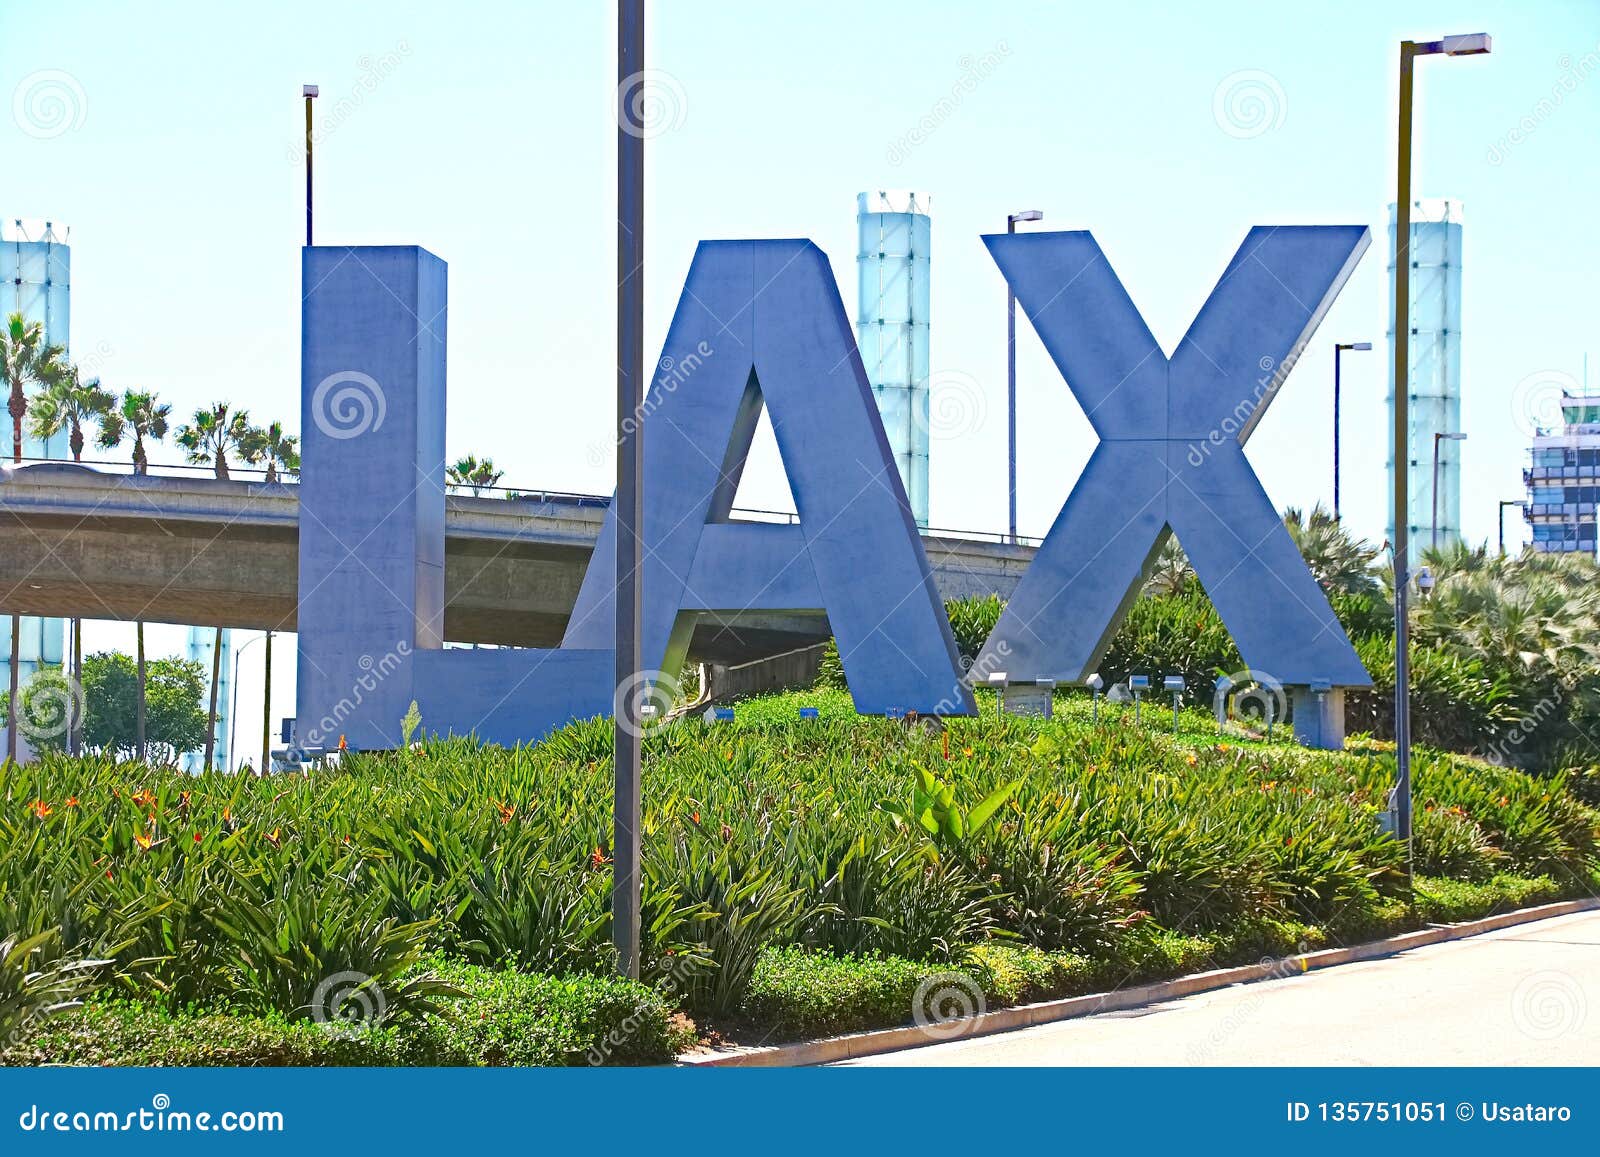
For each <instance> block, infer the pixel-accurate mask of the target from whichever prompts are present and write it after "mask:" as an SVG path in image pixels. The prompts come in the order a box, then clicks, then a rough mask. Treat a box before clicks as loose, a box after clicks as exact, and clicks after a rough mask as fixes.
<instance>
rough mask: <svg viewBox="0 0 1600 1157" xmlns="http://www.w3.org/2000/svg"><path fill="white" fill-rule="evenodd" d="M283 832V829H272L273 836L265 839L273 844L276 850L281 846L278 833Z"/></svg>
mask: <svg viewBox="0 0 1600 1157" xmlns="http://www.w3.org/2000/svg"><path fill="white" fill-rule="evenodd" d="M281 830H282V829H281V828H273V829H272V834H271V835H270V836H266V837H265V839H266V841H267V843H269V844H271V845H272V846H273V847H275V848H276V847H280V846H281V845H280V844H279V843H278V833H279V832H280V831H281Z"/></svg>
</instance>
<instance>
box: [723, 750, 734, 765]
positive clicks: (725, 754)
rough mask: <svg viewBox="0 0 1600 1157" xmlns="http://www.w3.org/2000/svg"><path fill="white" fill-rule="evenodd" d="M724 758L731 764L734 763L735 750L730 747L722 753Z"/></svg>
mask: <svg viewBox="0 0 1600 1157" xmlns="http://www.w3.org/2000/svg"><path fill="white" fill-rule="evenodd" d="M722 758H723V759H725V760H727V761H728V762H729V763H732V762H733V748H731V747H730V748H728V749H727V750H726V751H724V752H723V753H722Z"/></svg>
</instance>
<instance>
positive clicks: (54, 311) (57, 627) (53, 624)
mask: <svg viewBox="0 0 1600 1157" xmlns="http://www.w3.org/2000/svg"><path fill="white" fill-rule="evenodd" d="M69 232H70V231H69V230H68V229H67V227H66V226H64V225H57V224H55V223H54V222H50V221H23V220H16V219H12V220H0V313H4V315H5V317H10V316H11V315H12V314H13V313H20V314H21V315H22V316H23V317H24V318H25V319H26V320H28V321H30V322H33V321H37V322H39V323H40V324H42V325H43V327H44V340H45V341H46V342H48V343H52V344H55V345H59V346H63V347H68V346H69V341H70V337H71V332H72V298H71V293H72V250H71V248H70V247H69V246H68V245H67V243H66V242H67V236H68V233H69ZM0 320H3V319H0ZM0 391H3V392H5V393H9V392H10V391H9V388H8V387H3V386H0ZM0 416H3V417H4V419H5V422H4V426H5V430H4V456H5V458H6V460H7V461H10V459H11V449H12V442H11V436H12V430H11V422H10V415H8V414H5V412H4V402H0ZM22 456H23V457H24V458H65V457H67V436H66V434H64V433H63V434H59V435H57V436H56V437H55V438H52V439H50V440H49V441H48V442H42V441H40V440H38V439H36V438H29V437H27V436H26V434H24V437H23V441H22ZM65 637H66V624H65V623H64V622H63V621H62V620H61V619H23V620H22V639H21V642H22V645H21V646H20V647H18V649H17V654H18V655H19V656H20V662H19V664H18V668H19V674H20V676H21V679H22V681H23V682H24V683H25V682H27V681H28V679H29V678H30V677H31V676H32V675H33V674H34V672H36V671H37V670H38V669H39V667H40V665H41V664H43V665H44V666H47V667H55V666H60V665H61V662H62V659H63V657H64V655H65V648H64V645H63V644H64V640H65ZM10 664H11V620H10V619H9V618H8V617H4V618H0V668H9V666H10ZM3 678H4V677H3V676H0V680H3Z"/></svg>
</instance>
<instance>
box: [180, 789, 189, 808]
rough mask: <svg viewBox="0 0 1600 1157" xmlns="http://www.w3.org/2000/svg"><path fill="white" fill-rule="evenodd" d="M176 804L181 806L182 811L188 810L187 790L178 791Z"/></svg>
mask: <svg viewBox="0 0 1600 1157" xmlns="http://www.w3.org/2000/svg"><path fill="white" fill-rule="evenodd" d="M178 806H179V807H180V808H182V809H183V810H184V811H188V810H189V793H188V792H186V791H180V792H179V793H178Z"/></svg>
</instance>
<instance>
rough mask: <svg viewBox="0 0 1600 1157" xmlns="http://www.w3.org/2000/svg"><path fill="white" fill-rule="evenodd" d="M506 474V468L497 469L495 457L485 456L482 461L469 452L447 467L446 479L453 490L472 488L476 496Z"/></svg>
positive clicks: (473, 494)
mask: <svg viewBox="0 0 1600 1157" xmlns="http://www.w3.org/2000/svg"><path fill="white" fill-rule="evenodd" d="M504 474H505V471H504V470H496V469H495V467H494V459H493V458H485V459H484V460H483V461H481V462H480V461H478V459H477V457H476V456H475V455H472V454H468V455H467V456H466V457H464V458H457V459H456V460H455V462H454V463H453V464H452V465H450V466H447V467H446V468H445V472H444V480H445V484H446V485H447V486H449V487H450V488H451V489H452V490H471V491H472V496H473V497H474V498H476V497H478V495H479V492H480V491H483V490H486V489H488V488H489V487H491V486H493V485H494V484H495V483H497V482H499V481H500V478H501V476H502V475H504Z"/></svg>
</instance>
